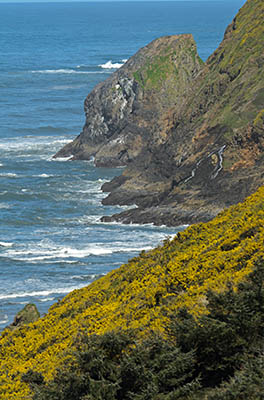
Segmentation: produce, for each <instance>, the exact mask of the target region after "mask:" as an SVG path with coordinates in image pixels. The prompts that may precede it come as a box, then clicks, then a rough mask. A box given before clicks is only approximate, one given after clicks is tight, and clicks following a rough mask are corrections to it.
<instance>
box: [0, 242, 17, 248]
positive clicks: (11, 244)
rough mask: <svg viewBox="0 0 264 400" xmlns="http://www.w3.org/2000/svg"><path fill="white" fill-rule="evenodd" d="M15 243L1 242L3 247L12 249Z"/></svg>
mask: <svg viewBox="0 0 264 400" xmlns="http://www.w3.org/2000/svg"><path fill="white" fill-rule="evenodd" d="M13 244H14V243H11V242H0V246H1V247H12V246H13Z"/></svg>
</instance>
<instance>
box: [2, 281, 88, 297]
mask: <svg viewBox="0 0 264 400" xmlns="http://www.w3.org/2000/svg"><path fill="white" fill-rule="evenodd" d="M82 287H84V285H78V286H71V287H67V288H56V289H50V290H40V291H34V292H18V293H7V294H4V295H0V300H4V299H16V298H20V297H38V296H40V297H44V296H46V297H47V296H50V295H52V294H65V293H70V292H72V291H73V290H76V289H81V288H82Z"/></svg>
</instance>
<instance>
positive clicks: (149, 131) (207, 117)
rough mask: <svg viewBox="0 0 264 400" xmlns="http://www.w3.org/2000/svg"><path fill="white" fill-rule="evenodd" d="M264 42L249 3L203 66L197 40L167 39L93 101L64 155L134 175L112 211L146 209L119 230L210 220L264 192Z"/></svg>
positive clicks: (112, 188)
mask: <svg viewBox="0 0 264 400" xmlns="http://www.w3.org/2000/svg"><path fill="white" fill-rule="evenodd" d="M263 42H264V3H263V1H262V0H248V1H247V3H246V4H245V5H244V7H243V8H242V9H241V10H240V12H239V13H238V15H237V16H236V18H235V19H234V21H233V22H232V23H231V24H230V25H229V27H228V28H227V30H226V32H225V36H224V40H223V42H222V43H221V45H220V46H219V48H218V49H217V50H216V51H215V52H214V54H213V55H212V56H211V57H209V59H208V60H207V62H206V63H205V64H204V65H203V64H202V62H201V60H200V59H199V57H198V55H197V53H196V49H195V44H194V42H193V39H192V37H191V36H190V35H183V36H175V37H167V38H161V39H158V40H156V41H154V42H152V43H151V44H150V45H148V46H147V47H145V48H144V49H142V50H140V51H139V52H138V53H137V54H136V55H135V56H134V57H132V58H131V59H130V60H129V61H128V62H127V63H126V65H125V66H124V67H123V68H121V69H120V70H119V71H117V72H116V73H115V74H113V76H112V77H111V78H109V79H108V80H107V81H105V82H104V83H102V84H100V85H98V86H97V87H96V88H95V90H94V91H93V92H92V93H91V94H90V95H89V96H88V97H87V99H86V102H85V110H86V125H85V127H84V130H83V132H82V134H81V135H80V136H79V137H78V138H77V139H76V140H75V141H74V142H73V143H72V144H70V145H68V146H66V147H65V148H64V149H63V150H62V151H61V152H59V155H60V156H61V155H69V154H73V155H74V157H75V158H89V157H90V156H91V155H94V156H95V162H96V164H97V165H106V166H114V165H127V168H126V169H125V170H124V172H123V174H122V176H121V177H118V178H115V179H114V180H113V181H112V182H110V183H108V184H105V185H104V186H103V190H105V191H106V192H110V194H109V196H108V197H107V198H106V199H105V200H104V204H136V205H137V206H138V208H136V209H133V210H129V211H126V212H124V213H121V214H119V215H116V216H113V217H112V218H110V220H113V219H114V220H121V221H123V222H131V221H133V222H140V223H142V222H154V223H156V224H168V225H177V224H181V223H191V222H197V221H201V220H208V219H210V218H212V217H213V216H215V215H216V214H217V213H218V212H219V210H221V209H223V208H224V207H225V206H228V205H230V204H233V203H236V202H238V201H241V200H242V199H243V198H244V197H245V196H247V195H248V194H250V193H252V192H254V191H255V190H256V189H257V187H259V186H260V185H261V184H262V183H263V177H264V164H263V146H264V69H263V64H264V53H263ZM104 220H106V221H108V220H109V218H105V219H104Z"/></svg>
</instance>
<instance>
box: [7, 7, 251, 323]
mask: <svg viewBox="0 0 264 400" xmlns="http://www.w3.org/2000/svg"><path fill="white" fill-rule="evenodd" d="M243 3H244V1H241V0H232V1H187V2H185V1H178V2H166V1H160V2H152V1H148V2H144V1H140V2H139V1H138V2H107V3H106V2H105V3H103V2H100V3H96V2H94V3H93V2H87V3H78V2H73V3H46V4H45V3H27V4H26V3H25V4H21V3H20V4H7V3H6V4H0V223H1V229H0V330H1V329H3V328H4V327H5V326H6V325H7V324H9V323H11V322H12V320H13V318H14V316H15V314H16V313H17V312H18V311H19V310H20V309H21V308H22V307H23V306H24V305H25V304H27V303H29V302H33V303H35V304H36V305H37V307H38V309H39V311H40V312H41V314H42V315H43V314H44V313H46V312H47V310H48V308H49V307H50V305H51V304H53V303H54V302H55V301H56V300H57V299H59V298H62V297H63V296H65V294H66V293H68V292H70V291H72V290H73V289H78V288H81V287H83V286H85V285H88V284H89V283H90V282H92V281H93V280H94V279H97V278H98V277H100V276H102V275H104V274H106V273H107V272H108V271H110V270H112V269H113V268H117V267H118V266H120V265H121V264H122V263H124V262H126V261H127V260H128V259H129V258H131V257H134V256H136V255H137V254H138V253H139V252H140V251H141V250H142V249H150V248H152V247H153V246H156V245H158V244H160V243H162V241H163V240H164V238H166V237H167V236H172V235H174V234H175V233H176V232H177V231H178V230H179V229H183V227H179V228H174V229H172V228H170V229H169V228H166V227H154V226H152V225H144V226H139V225H128V226H126V225H121V224H104V223H101V222H100V217H101V216H102V215H110V214H112V213H115V212H118V211H121V210H122V207H104V206H102V205H101V200H102V198H103V197H104V194H103V193H102V192H101V189H100V188H101V185H102V184H103V183H104V182H106V181H109V180H110V179H112V178H113V177H114V176H116V175H119V174H121V172H122V169H106V168H95V167H94V166H93V163H92V162H91V161H86V162H85V161H82V162H81V161H78V162H77V161H76V162H69V161H67V160H66V159H57V160H55V161H54V160H53V159H52V156H53V155H54V153H55V152H56V151H57V150H59V149H60V148H61V147H62V146H63V145H64V144H66V143H68V142H69V141H71V140H72V139H73V138H74V137H75V136H76V135H77V134H79V133H80V132H81V130H82V126H83V124H84V113H83V101H84V99H85V97H86V95H87V94H88V93H89V92H90V91H91V90H92V89H93V87H94V86H95V85H96V84H97V83H98V82H100V81H102V80H104V79H106V78H107V77H109V75H110V74H111V73H112V72H113V71H115V69H116V68H119V67H120V66H121V65H122V64H123V63H124V62H125V60H127V59H128V58H129V57H130V56H131V55H133V54H134V53H135V52H136V51H137V50H138V49H139V48H140V47H142V46H144V45H146V44H147V43H149V42H150V41H151V40H153V39H155V38H157V37H159V36H163V35H172V34H179V33H192V34H193V35H194V38H195V40H196V42H197V45H198V51H199V54H200V56H201V57H202V59H203V60H206V58H207V57H208V56H209V55H210V54H211V53H212V52H213V51H214V50H215V49H216V47H217V46H218V45H219V43H220V41H221V40H222V38H223V34H224V30H225V28H226V26H227V24H228V23H230V22H231V20H232V18H233V17H234V15H235V14H236V12H237V11H238V9H239V7H241V6H242V5H243ZM123 208H124V207H123Z"/></svg>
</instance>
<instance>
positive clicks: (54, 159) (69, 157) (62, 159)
mask: <svg viewBox="0 0 264 400" xmlns="http://www.w3.org/2000/svg"><path fill="white" fill-rule="evenodd" d="M72 157H73V155H71V156H67V157H56V158H53V157H52V158H51V161H60V162H61V161H69V160H71V159H72Z"/></svg>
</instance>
